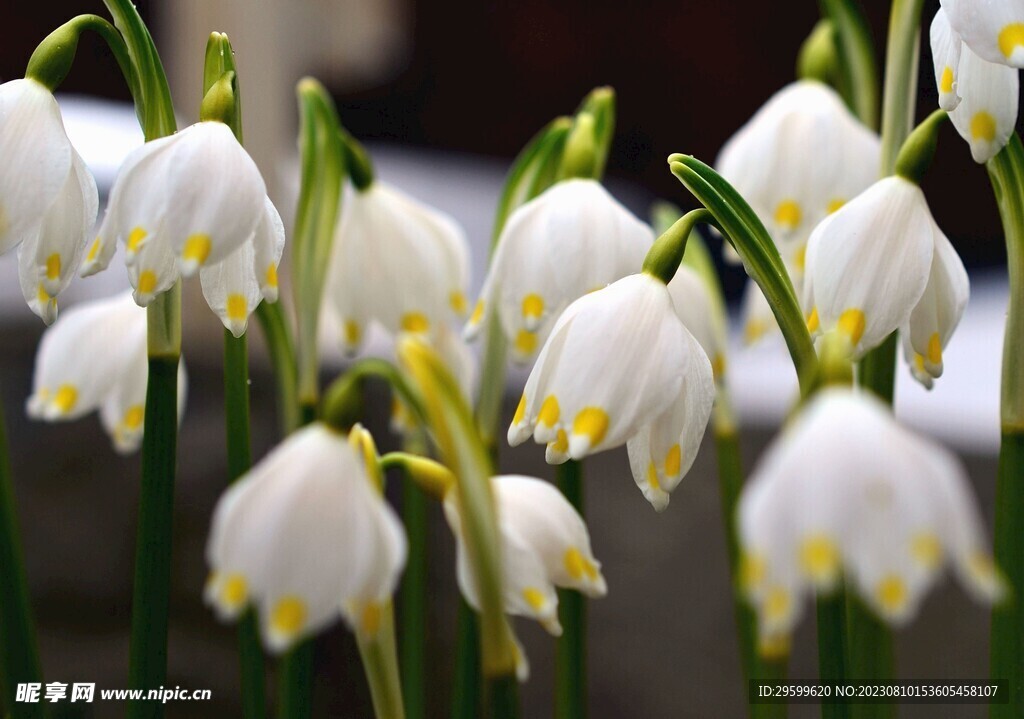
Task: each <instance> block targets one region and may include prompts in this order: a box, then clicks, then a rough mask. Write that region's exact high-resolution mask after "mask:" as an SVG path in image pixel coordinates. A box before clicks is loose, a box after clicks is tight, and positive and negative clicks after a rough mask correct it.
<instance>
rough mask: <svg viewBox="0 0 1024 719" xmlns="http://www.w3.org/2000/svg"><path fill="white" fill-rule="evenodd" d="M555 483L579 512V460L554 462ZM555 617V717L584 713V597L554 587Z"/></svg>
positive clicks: (563, 718)
mask: <svg viewBox="0 0 1024 719" xmlns="http://www.w3.org/2000/svg"><path fill="white" fill-rule="evenodd" d="M556 476H557V479H556V484H557V485H558V488H559V489H560V490H561V492H562V494H563V495H565V498H566V499H567V500H569V503H570V504H571V505H572V506H573V508H574V509H576V511H577V512H579V513H580V516H584V514H583V506H584V505H583V463H582V462H577V461H575V460H571V459H570V460H569V461H568V462H566V463H565V464H561V465H559V466H558V470H557V474H556ZM558 620H559V622H561V624H562V630H563V634H562V636H561V637H560V638H559V640H558V643H557V645H556V649H555V717H556V719H583V718H584V717H586V716H587V600H586V598H585V597H584V596H583V594H582V593H580V592H579V591H577V590H574V589H559V590H558Z"/></svg>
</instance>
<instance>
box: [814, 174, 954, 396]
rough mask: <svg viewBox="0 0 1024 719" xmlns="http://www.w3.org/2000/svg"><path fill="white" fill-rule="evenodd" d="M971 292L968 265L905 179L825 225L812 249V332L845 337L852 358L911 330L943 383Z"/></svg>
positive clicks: (880, 187)
mask: <svg viewBox="0 0 1024 719" xmlns="http://www.w3.org/2000/svg"><path fill="white" fill-rule="evenodd" d="M968 292H969V288H968V282H967V273H966V271H965V270H964V268H963V263H962V262H961V261H960V258H959V256H958V255H957V254H956V251H955V250H954V249H953V247H952V245H950V243H949V240H948V239H947V238H946V236H945V235H944V234H943V233H942V230H940V229H939V226H938V225H937V224H936V223H935V220H934V219H933V218H932V214H931V211H930V210H929V208H928V203H927V201H926V200H925V197H924V193H923V192H921V188H920V187H918V186H917V185H915V184H914V183H913V182H910V181H909V180H906V179H904V178H902V177H899V176H893V177H887V178H885V179H883V180H879V181H878V182H876V183H875V184H874V185H872V186H871V187H870V188H868V189H867V190H866V191H865V192H863V193H862V194H861V195H859V196H857V197H856V198H855V199H853V200H851V201H850V202H849V203H847V204H846V205H845V206H844V207H843V208H842V209H840V210H839V211H837V212H836V213H835V214H833V215H832V216H830V217H828V218H826V219H825V220H824V221H823V222H822V223H821V224H820V225H818V227H817V228H816V229H815V230H814V233H813V234H812V235H811V239H810V242H809V243H808V247H807V277H806V279H805V282H804V293H803V305H804V311H805V312H806V313H807V316H808V321H807V325H808V329H810V330H811V332H812V333H815V334H817V333H820V332H829V331H832V330H838V331H839V332H840V333H842V334H843V335H845V336H846V338H847V339H848V340H849V343H850V348H851V356H852V358H853V359H859V358H860V357H862V356H863V355H864V354H865V353H866V352H868V351H869V350H871V349H873V348H875V347H877V346H878V345H880V344H881V343H882V342H883V341H884V340H885V338H886V337H888V336H889V334H891V333H892V332H893V331H895V330H897V329H901V328H904V329H906V330H907V332H908V334H909V335H910V338H911V341H912V343H913V347H914V350H915V351H916V352H917V353H918V354H920V355H922V356H923V357H924V358H925V360H926V364H927V366H928V367H929V368H930V369H929V374H931V376H932V377H937V376H938V374H940V373H941V371H942V349H943V348H944V347H945V346H946V344H947V343H948V341H949V338H950V336H951V335H952V333H953V330H954V329H955V328H956V325H957V323H958V322H959V321H960V317H961V315H962V314H963V310H964V307H965V306H966V303H967V295H968Z"/></svg>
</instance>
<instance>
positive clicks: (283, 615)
mask: <svg viewBox="0 0 1024 719" xmlns="http://www.w3.org/2000/svg"><path fill="white" fill-rule="evenodd" d="M307 614H308V612H307V609H306V603H305V602H304V601H302V600H301V599H299V598H298V597H284V598H283V599H281V600H279V601H278V602H277V604H275V605H274V608H273V609H272V610H271V612H270V628H271V629H272V630H273V631H274V632H276V633H277V634H280V635H281V636H282V637H283V638H286V639H289V638H291V637H294V636H296V635H297V634H298V633H299V632H301V631H302V629H303V627H305V626H306V616H307Z"/></svg>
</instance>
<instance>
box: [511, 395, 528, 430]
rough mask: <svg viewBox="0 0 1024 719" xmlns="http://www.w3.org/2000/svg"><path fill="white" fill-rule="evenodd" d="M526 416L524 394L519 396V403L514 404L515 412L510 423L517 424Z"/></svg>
mask: <svg viewBox="0 0 1024 719" xmlns="http://www.w3.org/2000/svg"><path fill="white" fill-rule="evenodd" d="M525 416H526V395H525V394H524V395H523V396H522V397H520V398H519V404H518V405H517V406H516V413H515V414H514V415H513V416H512V424H519V423H520V422H522V421H523V418H524V417H525Z"/></svg>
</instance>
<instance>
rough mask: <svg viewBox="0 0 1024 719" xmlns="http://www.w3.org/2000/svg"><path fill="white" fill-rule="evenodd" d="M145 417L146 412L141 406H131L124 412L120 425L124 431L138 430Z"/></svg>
mask: <svg viewBox="0 0 1024 719" xmlns="http://www.w3.org/2000/svg"><path fill="white" fill-rule="evenodd" d="M145 416H146V410H145V408H144V407H143V406H142V405H141V404H133V405H132V406H131V407H129V408H128V409H127V410H125V413H124V417H122V418H121V424H122V425H123V426H124V428H125V429H138V428H139V427H141V426H142V420H143V419H144V418H145Z"/></svg>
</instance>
